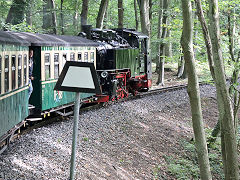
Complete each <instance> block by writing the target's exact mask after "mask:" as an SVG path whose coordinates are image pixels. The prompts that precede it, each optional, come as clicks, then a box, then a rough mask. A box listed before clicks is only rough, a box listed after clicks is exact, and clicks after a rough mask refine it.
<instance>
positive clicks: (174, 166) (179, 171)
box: [165, 130, 224, 180]
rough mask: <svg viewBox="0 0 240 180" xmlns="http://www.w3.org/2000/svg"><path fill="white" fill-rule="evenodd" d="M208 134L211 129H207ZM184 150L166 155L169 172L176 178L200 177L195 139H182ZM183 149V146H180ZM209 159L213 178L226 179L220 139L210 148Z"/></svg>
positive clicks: (183, 179)
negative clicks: (174, 154)
mask: <svg viewBox="0 0 240 180" xmlns="http://www.w3.org/2000/svg"><path fill="white" fill-rule="evenodd" d="M207 134H210V131H209V130H207ZM181 146H182V148H183V150H182V152H184V153H180V152H179V154H178V155H176V156H174V157H173V156H165V160H166V162H167V170H168V172H169V173H170V174H171V175H172V176H174V177H175V178H176V179H179V180H180V179H182V180H185V179H200V170H199V166H198V159H197V153H196V150H195V145H194V142H193V141H190V142H188V141H186V140H182V141H181ZM180 149H181V148H180ZM208 156H209V161H210V166H211V173H212V176H213V179H219V180H221V179H224V174H223V164H222V160H221V146H220V139H219V138H218V140H217V141H216V143H215V144H213V145H212V146H211V148H209V154H208Z"/></svg>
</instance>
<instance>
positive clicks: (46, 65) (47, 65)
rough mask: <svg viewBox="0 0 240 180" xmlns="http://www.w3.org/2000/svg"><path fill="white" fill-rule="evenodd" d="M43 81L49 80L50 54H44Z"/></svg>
mask: <svg viewBox="0 0 240 180" xmlns="http://www.w3.org/2000/svg"><path fill="white" fill-rule="evenodd" d="M44 59H45V80H48V79H50V77H51V68H50V54H49V53H47V54H45V57H44Z"/></svg>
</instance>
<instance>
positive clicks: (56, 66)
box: [54, 54, 59, 79]
mask: <svg viewBox="0 0 240 180" xmlns="http://www.w3.org/2000/svg"><path fill="white" fill-rule="evenodd" d="M58 76H59V54H54V79H56V78H58Z"/></svg>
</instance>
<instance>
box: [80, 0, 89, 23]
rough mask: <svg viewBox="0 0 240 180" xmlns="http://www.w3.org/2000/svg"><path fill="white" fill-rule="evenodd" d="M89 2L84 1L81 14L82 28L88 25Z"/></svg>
mask: <svg viewBox="0 0 240 180" xmlns="http://www.w3.org/2000/svg"><path fill="white" fill-rule="evenodd" d="M88 3H89V1H88V0H83V1H82V12H81V26H82V25H87V16H88Z"/></svg>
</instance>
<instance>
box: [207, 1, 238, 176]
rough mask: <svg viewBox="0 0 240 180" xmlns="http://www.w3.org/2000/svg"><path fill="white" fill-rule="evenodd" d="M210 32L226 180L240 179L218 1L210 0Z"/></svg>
mask: <svg viewBox="0 0 240 180" xmlns="http://www.w3.org/2000/svg"><path fill="white" fill-rule="evenodd" d="M209 21H210V26H209V32H210V37H211V42H212V49H213V61H214V65H215V78H216V79H215V81H216V89H217V99H218V111H219V116H221V119H222V121H221V123H220V129H221V146H222V158H223V165H224V174H225V179H236V180H237V179H239V169H238V156H237V144H236V136H235V129H234V125H233V110H232V107H231V102H230V100H229V93H228V89H227V84H226V79H225V72H224V63H223V56H222V50H221V45H220V27H219V9H218V0H209Z"/></svg>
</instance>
